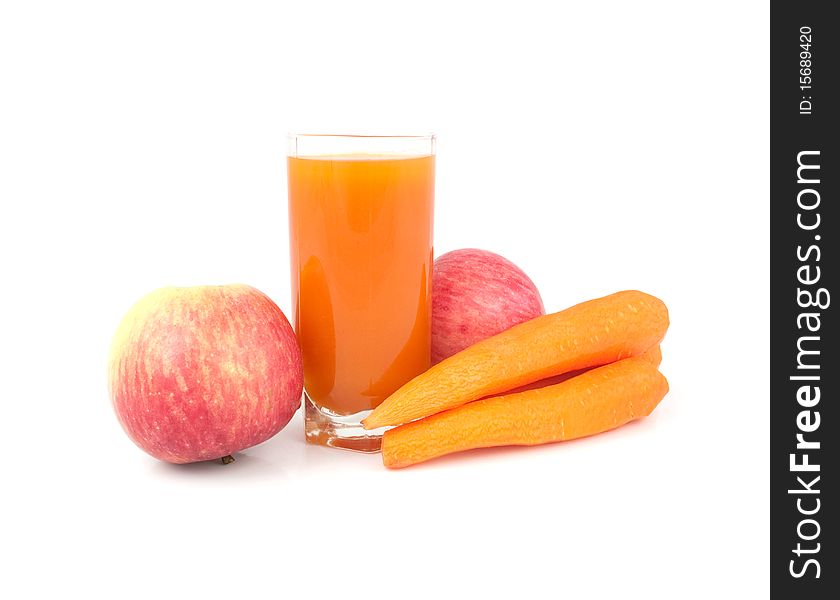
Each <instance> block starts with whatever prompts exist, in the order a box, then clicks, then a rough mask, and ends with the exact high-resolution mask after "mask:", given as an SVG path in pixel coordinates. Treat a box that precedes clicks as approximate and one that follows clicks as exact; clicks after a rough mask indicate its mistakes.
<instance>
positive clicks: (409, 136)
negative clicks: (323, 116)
mask: <svg viewBox="0 0 840 600" xmlns="http://www.w3.org/2000/svg"><path fill="white" fill-rule="evenodd" d="M286 137H287V138H289V139H294V138H306V137H318V138H328V137H332V138H368V139H384V140H394V139H397V140H433V139H435V134H434V133H421V134H368V133H294V132H290V133H287V134H286Z"/></svg>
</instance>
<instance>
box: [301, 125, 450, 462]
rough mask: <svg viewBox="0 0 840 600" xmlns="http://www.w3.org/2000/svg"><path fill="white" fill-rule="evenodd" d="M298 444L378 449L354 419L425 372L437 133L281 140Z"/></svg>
mask: <svg viewBox="0 0 840 600" xmlns="http://www.w3.org/2000/svg"><path fill="white" fill-rule="evenodd" d="M288 181H289V229H290V236H289V237H290V244H291V261H292V263H291V275H292V302H293V307H294V308H293V311H294V315H293V318H294V325H295V331H296V333H297V336H298V340H299V342H300V346H301V350H302V351H303V370H304V398H303V402H304V409H305V420H306V439H307V441H309V442H311V443H314V444H321V445H326V446H334V447H338V448H346V449H350V450H358V451H362V452H376V451H378V450H379V448H380V445H381V437H382V433H383V431H384V430H373V431H366V430H365V429H364V428H363V427H362V425H361V423H360V422H361V420H362V419H363V418H364V417H365V416H367V415H368V414H369V413H370V411H371V410H372V409H373V408H375V407H376V406H378V405H379V404H380V403H381V402H382V401H383V400H384V399H385V398H387V397H388V396H389V395H390V394H391V393H392V392H394V391H395V390H397V388H399V387H400V386H402V385H403V384H404V383H406V382H407V381H409V380H410V379H412V378H413V377H415V376H417V375H419V374H420V373H422V372H423V371H425V370H426V369H428V368H429V360H430V349H431V299H432V295H431V280H432V265H433V249H432V222H433V208H434V190H435V139H434V136H432V135H423V136H358V135H297V134H295V135H290V136H289V153H288Z"/></svg>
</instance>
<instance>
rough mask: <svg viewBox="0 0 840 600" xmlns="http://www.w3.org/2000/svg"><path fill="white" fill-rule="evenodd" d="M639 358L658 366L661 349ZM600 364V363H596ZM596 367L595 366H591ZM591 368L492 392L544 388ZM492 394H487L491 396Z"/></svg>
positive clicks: (648, 352)
mask: <svg viewBox="0 0 840 600" xmlns="http://www.w3.org/2000/svg"><path fill="white" fill-rule="evenodd" d="M639 358H641V359H642V360H644V361H646V362H648V363H649V364H651V365H653V366H654V367H658V366H659V363H661V362H662V350H661V348H660V347H659V344H657V345H656V346H654V347H653V348H651V349H650V350H646V351H645V352H642V353H641V354H639ZM598 366H602V365H598ZM592 368H597V367H592ZM589 370H591V369H578V370H577V371H569V372H568V373H563V374H562V375H554V376H553V377H546V378H545V379H540V380H539V381H534V382H532V383H526V384H525V385H520V386H519V387H517V388H513V389H512V390H509V391H507V392H502V393H501V394H494V396H506V395H508V394H515V393H516V392H527V391H528V390H538V389H540V388H544V387H546V386H549V385H557V384H558V383H563V382H564V381H566V380H567V379H571V378H572V377H577V376H578V375H580V374H581V373H586V372H587V371H589ZM494 396H489V397H490V398H493V397H494Z"/></svg>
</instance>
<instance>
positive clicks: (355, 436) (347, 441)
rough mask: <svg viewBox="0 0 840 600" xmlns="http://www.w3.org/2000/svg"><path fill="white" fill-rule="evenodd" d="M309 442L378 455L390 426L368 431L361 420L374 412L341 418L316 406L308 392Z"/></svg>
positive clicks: (306, 403)
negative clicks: (383, 436)
mask: <svg viewBox="0 0 840 600" xmlns="http://www.w3.org/2000/svg"><path fill="white" fill-rule="evenodd" d="M303 407H304V421H305V423H306V441H307V442H309V443H310V444H318V445H320V446H330V447H332V448H342V449H344V450H355V451H356V452H379V450H380V448H381V447H382V434H383V433H385V431H387V430H388V429H390V427H380V428H379V429H371V430H367V429H365V428H364V427H362V419H364V418H365V417H366V416H368V415H369V414H370V413H371V411H369V410H363V411H361V412H357V413H354V414H352V415H339V414H337V413H334V412H332V411H331V410H329V409H326V408H323V407H320V406H318V405H316V404H315V403H314V402H313V401H312V399H311V398H310V397H309V394H307V393H306V391H304V392H303Z"/></svg>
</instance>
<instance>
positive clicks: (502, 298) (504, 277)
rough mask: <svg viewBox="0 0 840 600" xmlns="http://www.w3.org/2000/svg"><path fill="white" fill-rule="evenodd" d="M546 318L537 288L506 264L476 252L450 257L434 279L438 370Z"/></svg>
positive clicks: (434, 344)
mask: <svg viewBox="0 0 840 600" xmlns="http://www.w3.org/2000/svg"><path fill="white" fill-rule="evenodd" d="M542 314H545V309H544V308H543V303H542V298H540V293H539V292H538V291H537V288H536V286H535V285H534V282H532V281H531V280H530V279H529V278H528V276H527V275H526V274H525V273H523V272H522V270H521V269H520V268H519V267H517V266H516V265H515V264H513V263H512V262H510V261H509V260H507V259H506V258H503V257H501V256H499V255H498V254H494V253H492V252H488V251H486V250H476V249H473V248H465V249H463V250H453V251H452V252H447V253H446V254H444V255H442V256H439V257H438V258H437V259H436V260H435V268H434V276H433V278H432V364H435V363H438V362H440V361H442V360H443V359H445V358H447V357H449V356H452V355H453V354H455V353H456V352H460V351H461V350H463V349H464V348H466V347H467V346H471V345H473V344H475V343H476V342H478V341H480V340H483V339H485V338H488V337H490V336H493V335H496V334H497V333H501V332H502V331H504V330H505V329H508V328H509V327H513V326H514V325H517V324H518V323H522V322H523V321H527V320H528V319H533V318H534V317H537V316H539V315H542Z"/></svg>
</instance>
